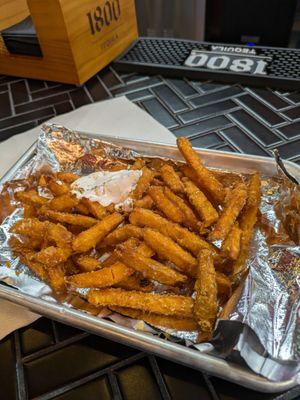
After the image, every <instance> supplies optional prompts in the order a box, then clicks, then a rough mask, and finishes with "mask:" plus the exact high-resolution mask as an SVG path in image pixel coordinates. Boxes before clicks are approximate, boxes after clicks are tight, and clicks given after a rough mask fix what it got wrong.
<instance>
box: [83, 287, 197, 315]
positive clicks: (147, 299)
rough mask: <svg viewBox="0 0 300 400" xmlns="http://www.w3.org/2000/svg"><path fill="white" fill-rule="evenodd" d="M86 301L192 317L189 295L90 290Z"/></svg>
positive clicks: (192, 302) (191, 304) (192, 304)
mask: <svg viewBox="0 0 300 400" xmlns="http://www.w3.org/2000/svg"><path fill="white" fill-rule="evenodd" d="M87 298H88V301H89V302H90V303H91V304H94V305H96V306H120V307H129V308H133V309H138V310H143V311H145V312H148V313H155V314H162V315H173V316H177V317H179V318H193V306H194V301H193V300H192V299H191V298H190V297H184V296H177V295H162V294H153V293H141V292H136V291H127V290H123V289H114V288H112V289H104V290H91V291H90V292H89V293H88V296H87Z"/></svg>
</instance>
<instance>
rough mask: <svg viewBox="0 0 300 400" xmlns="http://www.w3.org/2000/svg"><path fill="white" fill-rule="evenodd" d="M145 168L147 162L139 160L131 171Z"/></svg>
mask: <svg viewBox="0 0 300 400" xmlns="http://www.w3.org/2000/svg"><path fill="white" fill-rule="evenodd" d="M144 166H145V160H143V159H142V158H137V159H136V160H135V162H134V163H133V164H132V166H131V167H130V169H133V170H137V169H142V168H143V167H144Z"/></svg>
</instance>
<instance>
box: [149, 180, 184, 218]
mask: <svg viewBox="0 0 300 400" xmlns="http://www.w3.org/2000/svg"><path fill="white" fill-rule="evenodd" d="M148 193H149V195H150V197H151V198H152V200H153V201H154V203H155V205H156V207H157V208H158V209H159V210H160V211H162V212H163V213H164V214H165V215H166V216H167V217H168V218H169V219H170V220H171V221H173V222H177V223H183V221H184V215H183V212H182V211H181V210H180V208H178V206H177V205H176V204H174V203H173V202H172V201H171V200H169V199H168V198H167V197H166V195H165V194H164V190H163V188H161V187H160V186H152V187H150V189H149V190H148Z"/></svg>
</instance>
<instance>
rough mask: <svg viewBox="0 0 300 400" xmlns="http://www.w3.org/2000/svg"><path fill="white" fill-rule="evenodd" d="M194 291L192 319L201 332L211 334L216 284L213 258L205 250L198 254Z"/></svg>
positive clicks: (213, 321)
mask: <svg viewBox="0 0 300 400" xmlns="http://www.w3.org/2000/svg"><path fill="white" fill-rule="evenodd" d="M195 291H196V298H195V305H194V318H195V320H196V321H197V323H198V325H199V327H200V330H201V331H203V332H212V331H213V329H214V324H215V321H216V317H217V311H218V303H217V283H216V272H215V268H214V263H213V258H212V255H211V252H210V251H209V250H206V249H204V250H203V251H202V252H201V253H200V254H199V258H198V271H197V280H196V283H195Z"/></svg>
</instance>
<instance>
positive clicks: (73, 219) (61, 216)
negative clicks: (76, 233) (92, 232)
mask: <svg viewBox="0 0 300 400" xmlns="http://www.w3.org/2000/svg"><path fill="white" fill-rule="evenodd" d="M41 213H42V215H45V216H46V217H48V218H50V219H52V220H54V221H58V222H61V223H65V224H70V225H78V226H83V227H85V228H89V227H91V226H93V225H95V224H96V223H97V220H96V219H95V218H92V217H87V216H86V215H80V214H69V213H64V212H60V211H54V210H49V209H47V208H46V209H43V210H41Z"/></svg>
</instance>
